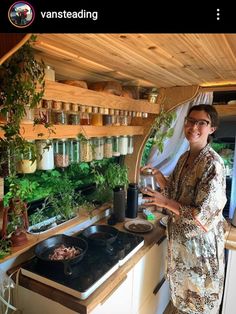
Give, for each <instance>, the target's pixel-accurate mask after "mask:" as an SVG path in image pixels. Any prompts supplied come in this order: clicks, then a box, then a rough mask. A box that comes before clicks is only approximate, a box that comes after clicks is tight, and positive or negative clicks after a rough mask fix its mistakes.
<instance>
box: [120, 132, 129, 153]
mask: <svg viewBox="0 0 236 314" xmlns="http://www.w3.org/2000/svg"><path fill="white" fill-rule="evenodd" d="M119 151H120V154H121V155H127V153H128V136H127V135H124V136H120V140H119Z"/></svg>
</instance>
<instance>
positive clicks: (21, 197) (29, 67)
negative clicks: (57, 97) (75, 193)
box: [0, 36, 45, 241]
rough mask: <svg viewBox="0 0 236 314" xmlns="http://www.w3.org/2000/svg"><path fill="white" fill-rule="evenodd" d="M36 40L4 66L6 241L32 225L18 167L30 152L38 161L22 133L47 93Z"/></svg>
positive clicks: (0, 98)
mask: <svg viewBox="0 0 236 314" xmlns="http://www.w3.org/2000/svg"><path fill="white" fill-rule="evenodd" d="M35 39H36V37H35V36H31V38H30V40H28V41H27V42H26V43H25V44H24V46H22V47H21V48H20V49H19V50H18V51H17V52H16V53H15V54H14V55H12V56H11V58H9V59H8V60H7V61H5V62H4V63H3V64H2V65H0V116H1V118H2V119H3V120H5V121H4V123H3V124H1V125H0V128H1V129H2V130H3V132H4V137H3V138H0V175H1V176H4V177H7V180H8V181H9V191H8V192H7V193H6V194H5V195H4V197H3V204H4V209H3V216H4V221H3V227H2V236H3V238H5V237H6V236H9V233H11V231H12V232H13V231H17V230H21V228H24V229H26V228H27V225H28V221H27V220H28V217H27V206H26V204H25V199H26V196H27V194H28V193H29V192H30V187H29V186H28V187H25V188H23V187H20V186H19V184H18V181H17V177H16V172H17V170H16V165H17V162H18V161H19V160H20V159H21V157H22V156H24V155H25V154H26V153H27V152H29V151H31V152H32V156H31V162H32V163H33V162H34V161H35V160H36V151H35V150H34V149H32V143H30V142H28V141H27V140H25V139H24V138H23V137H22V135H21V133H20V126H21V121H22V119H23V118H24V116H25V115H26V108H27V109H31V110H32V109H34V108H35V107H36V106H37V104H38V103H39V102H40V101H41V99H42V97H43V94H44V87H45V82H44V75H45V72H44V68H45V66H44V63H43V62H42V61H41V62H40V61H37V60H36V59H35V58H34V50H33V48H32V42H34V41H35ZM7 225H9V226H11V227H12V230H9V228H8V226H7ZM25 239H26V237H25ZM26 240H27V239H26ZM21 241H23V238H22V237H21Z"/></svg>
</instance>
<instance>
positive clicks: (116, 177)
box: [104, 163, 129, 189]
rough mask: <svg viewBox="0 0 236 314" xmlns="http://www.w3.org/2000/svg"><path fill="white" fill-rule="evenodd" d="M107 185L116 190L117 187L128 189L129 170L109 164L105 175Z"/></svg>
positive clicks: (115, 164) (118, 165)
mask: <svg viewBox="0 0 236 314" xmlns="http://www.w3.org/2000/svg"><path fill="white" fill-rule="evenodd" d="M104 177H105V182H106V185H107V186H108V187H109V188H111V189H114V188H115V187H116V186H124V187H127V185H128V183H129V179H128V168H127V167H126V166H125V165H124V166H121V165H120V164H117V163H112V164H109V166H108V168H107V169H106V171H105V173H104Z"/></svg>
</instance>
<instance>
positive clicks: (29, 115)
mask: <svg viewBox="0 0 236 314" xmlns="http://www.w3.org/2000/svg"><path fill="white" fill-rule="evenodd" d="M24 111H25V112H24V116H23V118H22V120H21V123H24V124H33V123H34V109H32V108H30V106H29V105H25V106H24Z"/></svg>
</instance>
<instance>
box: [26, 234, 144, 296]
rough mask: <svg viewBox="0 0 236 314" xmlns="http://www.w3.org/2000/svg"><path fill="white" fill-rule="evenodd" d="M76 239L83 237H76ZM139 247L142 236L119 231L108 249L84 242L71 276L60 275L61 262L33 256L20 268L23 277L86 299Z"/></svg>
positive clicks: (142, 242)
mask: <svg viewBox="0 0 236 314" xmlns="http://www.w3.org/2000/svg"><path fill="white" fill-rule="evenodd" d="M77 236H78V237H81V238H83V236H82V235H80V234H78V235H77ZM143 244H144V238H143V237H142V236H139V235H136V234H132V233H126V232H121V231H119V233H118V236H117V238H116V240H115V242H113V243H112V244H110V245H109V246H108V247H102V246H97V245H96V244H92V243H90V242H88V250H87V252H86V254H85V256H84V257H83V259H82V260H81V261H79V262H78V263H77V264H75V265H71V268H72V274H71V275H65V274H64V267H63V264H62V263H56V264H55V263H48V262H44V261H42V260H40V259H38V258H37V257H34V258H32V259H31V260H29V261H28V262H27V263H26V264H24V265H22V267H21V271H22V273H23V274H24V275H25V276H28V277H31V278H33V279H35V280H38V281H40V282H43V283H45V284H47V285H50V286H52V287H55V288H57V289H59V290H62V291H64V292H67V293H69V294H72V295H74V296H76V297H78V298H80V299H86V298H87V297H88V296H89V295H90V294H91V293H92V292H93V291H95V290H96V289H97V288H98V287H99V286H100V285H101V284H102V283H103V282H104V281H105V280H106V279H107V278H109V276H111V275H112V273H114V272H115V271H116V270H117V269H118V268H119V267H120V266H121V265H123V264H124V262H126V261H127V260H128V259H129V258H130V257H131V256H132V255H133V254H134V253H136V251H138V250H139V249H140V248H141V247H142V246H143Z"/></svg>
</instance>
